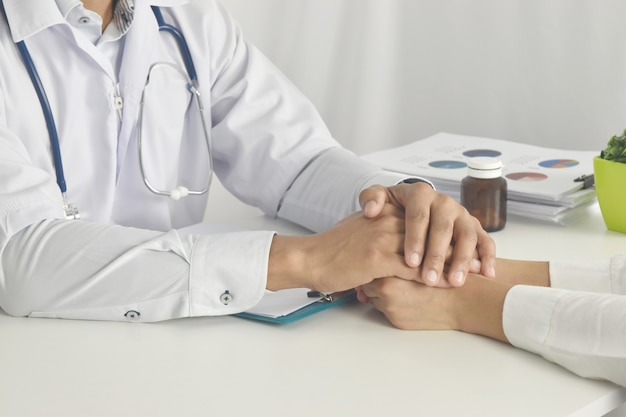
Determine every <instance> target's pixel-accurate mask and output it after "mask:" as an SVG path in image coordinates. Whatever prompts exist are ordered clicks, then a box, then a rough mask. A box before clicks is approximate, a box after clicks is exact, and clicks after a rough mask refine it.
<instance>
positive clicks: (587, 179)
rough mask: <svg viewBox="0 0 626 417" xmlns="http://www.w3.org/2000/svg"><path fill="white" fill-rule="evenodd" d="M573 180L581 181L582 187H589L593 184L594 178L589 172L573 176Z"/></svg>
mask: <svg viewBox="0 0 626 417" xmlns="http://www.w3.org/2000/svg"><path fill="white" fill-rule="evenodd" d="M574 182H582V183H583V189H585V188H590V187H593V186H594V185H595V179H594V177H593V174H589V175H585V174H583V175H581V176H580V177H577V178H574Z"/></svg>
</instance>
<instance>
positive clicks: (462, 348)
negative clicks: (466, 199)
mask: <svg viewBox="0 0 626 417" xmlns="http://www.w3.org/2000/svg"><path fill="white" fill-rule="evenodd" d="M226 199H227V197H226ZM223 200H224V199H223V198H222V201H223ZM209 213H210V214H211V211H209ZM243 213H247V214H248V216H247V217H245V221H242V223H243V224H244V225H246V226H249V227H268V225H269V224H273V222H272V221H271V220H269V219H266V218H264V217H260V216H258V215H257V214H256V213H257V212H256V211H254V210H248V209H247V208H243V209H242V210H241V211H237V210H234V211H232V210H230V211H228V213H226V212H222V217H223V218H224V219H227V220H228V219H229V218H231V217H232V216H239V215H242V214H243ZM213 214H215V213H213ZM214 217H220V216H217V215H215V216H214ZM273 225H274V224H273ZM274 226H275V227H278V229H282V230H286V231H289V230H293V229H292V228H291V226H289V225H286V224H284V223H277V224H275V225H274ZM493 236H494V238H495V239H496V240H497V242H498V244H499V245H500V246H499V248H500V250H499V255H501V256H508V257H529V258H536V259H544V258H545V257H548V256H550V255H551V254H555V255H556V256H561V255H569V254H571V255H572V256H574V257H579V256H583V255H589V256H592V257H600V256H602V257H606V256H607V255H609V254H611V253H614V252H618V251H624V250H625V249H626V235H620V234H616V233H611V232H607V231H606V229H605V228H604V224H603V223H602V220H601V218H600V217H599V213H598V212H597V210H593V211H592V212H591V217H590V218H589V219H587V220H585V221H583V222H582V223H580V224H579V225H576V226H575V227H572V228H567V229H566V228H560V227H557V226H540V225H528V226H524V225H522V224H521V223H518V222H516V221H510V222H509V224H508V225H507V227H506V229H505V230H503V231H501V232H498V233H495V234H493ZM570 252H571V253H570ZM0 329H1V335H2V336H1V342H0V358H2V367H1V368H0V415H2V416H63V417H70V416H81V417H85V416H176V417H179V416H220V417H224V416H255V417H258V416H289V417H295V416H342V417H346V416H359V417H362V416H383V417H393V416H403V417H404V416H454V417H457V416H481V417H488V416H497V417H506V416H523V417H529V416H532V417H537V416H550V417H558V416H601V415H604V414H605V413H607V412H609V411H610V410H612V409H614V408H616V407H618V406H619V405H620V404H622V403H624V402H625V401H626V390H625V389H622V388H619V387H617V386H615V385H612V384H609V383H604V382H597V381H591V380H586V379H583V378H579V377H577V376H575V375H574V374H572V373H570V372H568V371H567V370H565V369H563V368H561V367H559V366H557V365H554V364H551V363H549V362H547V361H545V360H544V359H542V358H541V357H538V356H536V355H533V354H530V353H527V352H524V351H521V350H518V349H515V348H513V347H510V346H507V345H504V344H502V343H499V342H496V341H493V340H490V339H487V338H484V337H479V336H473V335H468V334H463V333H457V332H447V331H428V332H427V331H423V332H419V331H414V332H410V331H400V330H397V329H394V328H392V327H391V326H390V325H389V324H388V323H387V322H386V320H385V319H384V318H383V317H381V315H379V314H378V313H377V312H375V311H374V310H372V308H371V307H370V306H366V305H360V304H358V303H355V304H350V305H344V306H339V307H336V308H332V309H329V310H326V311H323V312H321V313H319V314H316V315H314V316H311V317H308V318H306V319H304V320H302V321H299V322H295V323H292V324H289V325H282V326H280V325H271V324H265V323H260V322H255V321H249V320H245V319H241V318H236V317H216V318H195V319H182V320H173V321H168V322H162V323H156V324H128V323H109V322H87V321H64V320H54V319H25V318H11V317H8V316H6V315H4V314H3V313H0Z"/></svg>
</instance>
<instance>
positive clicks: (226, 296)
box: [220, 290, 233, 306]
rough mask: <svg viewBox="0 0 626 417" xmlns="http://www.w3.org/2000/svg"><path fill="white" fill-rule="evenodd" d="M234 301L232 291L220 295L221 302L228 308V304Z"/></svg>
mask: <svg viewBox="0 0 626 417" xmlns="http://www.w3.org/2000/svg"><path fill="white" fill-rule="evenodd" d="M232 300H233V296H232V295H230V291H228V290H226V291H224V294H222V295H220V301H221V302H222V304H224V305H225V306H227V305H228V303H230V302H231V301H232Z"/></svg>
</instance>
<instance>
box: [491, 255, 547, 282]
mask: <svg viewBox="0 0 626 417" xmlns="http://www.w3.org/2000/svg"><path fill="white" fill-rule="evenodd" d="M496 281H501V282H507V283H509V284H514V285H535V286H540V287H549V286H550V268H549V263H548V262H541V261H518V260H515V259H502V258H498V259H497V260H496Z"/></svg>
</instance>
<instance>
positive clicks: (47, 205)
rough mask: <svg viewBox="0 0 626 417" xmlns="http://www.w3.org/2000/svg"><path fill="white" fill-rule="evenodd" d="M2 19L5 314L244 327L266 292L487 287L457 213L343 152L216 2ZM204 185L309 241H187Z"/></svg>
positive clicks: (488, 262) (227, 237) (23, 11)
mask: <svg viewBox="0 0 626 417" xmlns="http://www.w3.org/2000/svg"><path fill="white" fill-rule="evenodd" d="M151 6H160V7H158V8H157V7H151ZM3 9H4V10H3V12H4V13H3V15H2V16H0V179H1V180H0V257H1V258H0V265H1V268H0V306H1V307H2V308H3V309H4V310H5V311H6V312H7V313H9V314H11V315H19V316H32V317H60V318H81V319H94V320H132V321H157V320H166V319H172V318H178V317H186V316H198V315H222V314H233V313H237V312H241V311H244V310H246V309H248V308H250V307H252V306H253V305H255V304H256V303H257V302H258V301H259V300H260V298H261V296H262V294H263V292H264V290H265V289H266V288H269V289H281V288H289V287H307V288H313V289H317V290H320V291H333V290H342V289H348V288H352V287H356V286H359V285H362V284H366V283H368V282H371V281H372V280H375V279H377V278H381V277H386V276H396V277H401V278H403V279H408V280H417V281H421V282H425V283H427V284H428V285H432V286H435V285H453V286H460V285H462V284H463V282H464V280H465V277H466V274H467V272H468V270H470V269H471V270H474V271H477V270H480V271H481V272H482V273H483V274H487V275H492V276H493V275H494V267H495V247H494V244H493V241H492V240H491V239H490V238H489V236H488V235H487V234H486V233H485V232H484V231H483V230H482V229H481V228H480V226H479V224H478V222H477V221H476V220H475V219H474V218H472V217H471V216H469V214H468V213H467V211H466V210H464V209H463V208H462V207H460V206H459V205H458V204H456V203H455V202H454V201H453V200H451V199H450V198H448V197H445V196H443V195H441V194H438V193H437V192H436V191H434V190H433V189H432V188H431V187H430V185H429V184H428V183H427V182H424V181H419V180H416V179H413V180H412V181H409V182H413V183H401V182H402V181H403V180H405V178H404V177H400V176H397V175H394V174H390V173H384V172H382V171H381V170H379V169H377V168H376V167H373V166H371V165H369V164H367V163H365V162H363V161H361V160H360V159H359V158H357V157H355V156H354V155H353V154H352V153H350V152H349V151H347V150H345V149H343V148H341V147H340V146H339V144H338V143H337V142H336V141H335V140H334V139H333V138H332V136H331V134H330V133H329V132H328V130H327V128H326V127H325V125H324V123H323V122H322V120H321V119H320V117H319V115H318V113H317V112H316V110H315V109H314V108H313V106H312V105H311V104H310V102H309V101H308V100H306V99H305V98H304V97H303V96H302V95H301V94H300V93H299V92H298V91H297V89H296V88H295V87H294V86H293V85H292V84H291V83H290V82H289V81H288V80H286V79H285V77H284V76H283V75H282V74H281V73H280V72H279V71H278V70H277V69H276V68H275V67H274V66H273V65H272V64H271V63H270V62H268V61H267V59H266V58H265V57H264V56H263V55H262V54H261V53H260V52H259V51H258V50H256V49H255V48H254V47H252V46H250V45H248V44H247V43H246V42H245V41H244V40H243V39H242V34H241V31H240V29H239V28H238V26H237V25H236V24H235V23H234V22H233V21H232V20H231V17H230V16H229V15H228V13H227V12H226V11H225V10H224V9H223V8H222V7H221V6H220V5H219V4H218V3H217V2H216V1H213V0H202V1H200V0H189V1H187V0H159V1H151V0H134V1H132V0H118V1H113V0H108V1H106V0H100V1H95V0H90V1H87V0H85V1H82V2H81V1H78V0H55V1H52V0H50V1H45V2H42V1H35V0H4V1H3ZM213 174H215V175H217V176H218V177H219V179H220V180H221V181H222V183H223V184H224V186H225V187H226V188H227V189H228V190H229V191H230V192H232V193H233V194H234V195H235V196H237V197H238V198H239V199H241V200H242V201H244V202H245V203H247V204H250V205H254V206H257V207H260V208H261V209H262V210H263V211H264V212H265V213H267V214H268V215H270V216H280V217H283V218H286V219H289V220H291V221H294V222H296V223H299V224H301V225H304V226H306V227H308V228H309V229H311V230H313V231H316V232H319V233H317V234H312V235H310V236H299V237H298V236H280V235H277V234H276V233H274V232H273V231H252V232H240V233H226V234H212V235H192V236H183V235H181V234H179V233H178V232H177V231H176V228H180V227H184V226H188V225H191V224H194V223H198V222H201V221H202V219H203V215H204V212H205V208H206V204H207V198H208V197H207V196H208V193H207V190H208V188H209V187H210V180H211V178H212V175H213ZM415 181H417V182H415ZM360 208H362V211H361V212H358V213H357V214H355V215H352V216H350V217H348V218H346V219H345V220H343V221H341V222H340V223H339V224H336V223H337V222H338V221H340V220H341V219H342V218H345V217H346V216H348V215H350V214H351V213H353V212H355V211H356V210H359V209H360ZM450 254H451V255H450ZM445 262H448V264H449V265H448V267H449V271H450V273H449V274H447V275H445V276H444V274H443V270H444V263H445ZM418 266H421V268H418Z"/></svg>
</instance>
